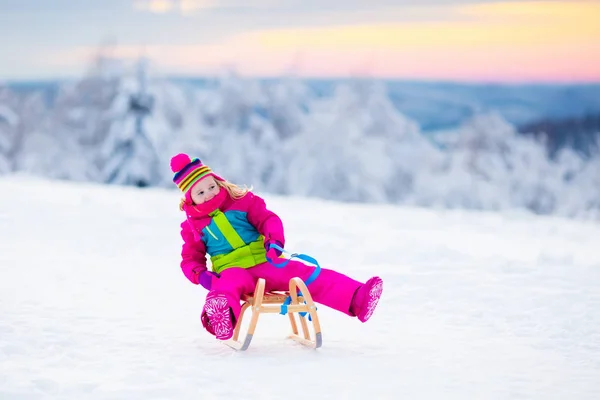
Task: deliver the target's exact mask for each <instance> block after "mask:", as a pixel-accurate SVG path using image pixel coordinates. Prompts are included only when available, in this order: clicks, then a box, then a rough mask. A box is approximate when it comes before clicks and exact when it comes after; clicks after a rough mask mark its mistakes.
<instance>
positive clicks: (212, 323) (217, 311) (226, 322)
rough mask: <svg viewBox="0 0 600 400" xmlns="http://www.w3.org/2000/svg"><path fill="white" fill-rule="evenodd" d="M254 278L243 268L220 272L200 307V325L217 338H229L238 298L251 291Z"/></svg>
mask: <svg viewBox="0 0 600 400" xmlns="http://www.w3.org/2000/svg"><path fill="white" fill-rule="evenodd" d="M254 285H255V280H254V278H253V277H252V275H251V274H250V273H249V272H248V270H247V269H244V268H229V269H226V270H225V271H223V272H221V277H220V278H219V279H215V280H213V286H212V288H211V290H210V291H209V292H208V294H207V295H206V302H205V303H204V308H203V309H202V314H201V317H200V318H201V320H202V325H204V327H205V328H206V330H207V331H208V332H210V333H211V334H213V335H215V336H216V337H217V339H221V340H225V339H229V338H230V337H231V336H232V335H233V327H234V326H235V322H236V321H237V319H238V317H239V315H240V311H241V305H240V298H241V297H242V295H243V294H244V293H252V291H253V290H254Z"/></svg>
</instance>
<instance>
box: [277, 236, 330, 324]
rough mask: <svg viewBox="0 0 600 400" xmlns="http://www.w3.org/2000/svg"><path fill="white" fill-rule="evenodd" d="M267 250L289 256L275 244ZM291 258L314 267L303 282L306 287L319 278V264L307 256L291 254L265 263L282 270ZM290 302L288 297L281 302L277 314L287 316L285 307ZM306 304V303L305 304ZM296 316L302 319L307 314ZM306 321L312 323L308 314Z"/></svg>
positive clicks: (302, 313) (290, 299)
mask: <svg viewBox="0 0 600 400" xmlns="http://www.w3.org/2000/svg"><path fill="white" fill-rule="evenodd" d="M269 249H276V250H279V251H281V253H282V254H283V253H286V254H290V253H289V252H288V251H286V250H284V249H283V248H282V247H281V246H279V245H277V244H275V243H271V244H270V245H269ZM293 258H297V259H299V260H302V261H306V262H309V263H311V264H314V265H315V266H316V268H315V270H314V271H313V273H312V274H310V276H309V277H308V279H306V281H304V284H305V285H306V286H308V285H310V284H311V283H313V282H314V281H315V279H317V277H318V276H319V274H320V273H321V266H320V265H319V262H318V261H317V260H315V259H314V258H313V257H311V256H308V255H306V254H298V253H293V254H290V258H286V259H284V260H283V261H281V262H274V261H273V259H271V258H269V257H267V261H269V263H270V264H271V265H273V266H275V267H277V268H283V267H285V266H286V265H287V264H288V263H289V262H290V261H291V260H292V259H293ZM300 295H302V292H300ZM291 302H292V297H291V296H288V297H287V298H286V299H285V301H284V302H283V304H282V305H281V312H280V313H279V314H281V315H285V314H287V308H288V307H287V306H288V305H289V304H290V303H291ZM305 303H306V302H305ZM298 314H300V315H301V316H303V317H306V314H307V312H299V313H298ZM308 320H309V321H312V318H311V316H310V314H309V315H308Z"/></svg>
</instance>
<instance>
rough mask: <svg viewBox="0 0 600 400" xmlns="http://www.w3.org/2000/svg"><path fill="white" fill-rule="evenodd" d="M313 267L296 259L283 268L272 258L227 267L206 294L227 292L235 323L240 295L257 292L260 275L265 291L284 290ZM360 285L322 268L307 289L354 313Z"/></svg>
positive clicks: (316, 298)
mask: <svg viewBox="0 0 600 400" xmlns="http://www.w3.org/2000/svg"><path fill="white" fill-rule="evenodd" d="M314 270H315V267H313V266H309V265H306V264H304V263H302V262H300V261H295V260H292V261H290V262H289V263H288V264H286V265H285V266H284V267H282V268H277V267H275V266H274V265H272V264H270V263H269V262H265V263H262V264H258V265H256V266H254V267H252V268H247V269H245V268H228V269H226V270H225V271H223V272H221V277H220V278H219V279H213V283H212V288H211V290H210V291H209V292H208V294H207V296H206V297H207V298H209V297H213V296H218V295H224V296H225V297H226V298H227V302H228V303H229V305H230V307H231V310H232V311H233V314H234V316H235V321H233V323H234V326H235V322H236V321H237V319H238V317H239V315H240V311H241V308H242V307H241V304H240V299H241V297H242V295H243V294H245V293H253V292H254V288H255V286H256V282H257V280H258V278H263V279H264V280H265V291H270V290H282V291H285V290H289V288H290V284H289V282H290V279H292V278H294V277H299V278H300V279H302V280H303V281H306V279H308V277H309V276H310V275H311V274H312V272H313V271H314ZM361 285H362V283H360V282H358V281H355V280H354V279H352V278H350V277H348V276H346V275H343V274H341V273H339V272H336V271H333V270H329V269H323V268H321V272H320V274H319V276H318V277H317V279H315V280H314V281H313V282H312V283H311V284H310V285H308V289H309V290H310V294H311V295H312V298H313V300H314V301H315V302H316V303H319V304H322V305H324V306H327V307H331V308H333V309H334V310H337V311H341V312H343V313H345V314H348V315H350V316H353V314H351V313H350V304H351V303H352V297H353V296H354V292H356V289H358V288H359V287H360V286H361ZM204 313H205V310H202V314H204ZM202 320H204V318H202ZM205 327H206V325H205ZM209 332H210V330H209Z"/></svg>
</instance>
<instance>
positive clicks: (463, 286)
mask: <svg viewBox="0 0 600 400" xmlns="http://www.w3.org/2000/svg"><path fill="white" fill-rule="evenodd" d="M0 193H2V195H1V196H0V237H1V238H2V240H0V316H1V318H0V398H1V399H6V400H15V399H61V400H81V399H86V400H106V399H111V400H121V399H122V400H138V399H139V400H141V399H143V400H155V399H162V400H164V399H177V400H188V399H189V400H198V399H202V400H222V399H247V400H265V399H278V398H282V397H286V396H288V397H289V396H293V397H295V398H301V399H315V400H328V399H331V400H338V399H345V400H346V399H347V400H355V399H356V400H365V399H377V400H397V399H415V400H439V399H486V400H509V399H534V400H564V399H577V400H597V399H598V398H600V380H599V379H598V376H600V335H598V326H600V291H598V287H600V273H599V272H600V252H598V250H597V249H598V242H599V241H600V226H599V225H598V224H592V223H585V222H583V221H572V220H566V219H560V218H555V217H541V216H535V215H531V214H526V213H516V212H511V213H488V212H481V211H478V212H468V211H461V210H446V211H443V210H435V209H419V208H411V207H392V206H383V205H355V204H354V205H353V204H340V203H335V202H330V201H321V200H315V199H302V198H299V197H296V198H292V197H289V198H285V197H279V196H265V200H266V202H267V204H268V206H269V208H270V209H271V210H273V211H275V212H277V213H278V214H279V215H280V217H281V218H282V219H283V221H284V224H285V232H286V248H287V249H288V250H290V251H292V252H298V253H305V254H308V255H310V256H312V257H314V258H316V259H317V260H318V261H319V263H320V264H321V266H322V267H323V268H329V269H335V270H337V271H339V272H341V273H344V274H346V275H348V276H351V277H353V278H354V279H357V280H359V281H361V282H364V281H365V280H367V279H368V278H369V277H371V276H372V275H375V274H377V275H379V276H381V277H382V279H383V281H384V289H383V295H382V297H381V300H380V302H379V304H378V306H377V308H376V309H375V313H374V314H373V316H372V317H371V319H369V321H367V322H366V323H365V324H361V323H360V322H358V321H357V320H356V319H355V318H350V317H349V316H347V315H345V314H342V313H340V312H337V311H334V310H332V309H330V308H328V307H326V306H324V305H322V304H317V312H318V314H319V322H320V325H321V330H322V333H323V346H322V347H321V348H319V349H318V350H313V349H309V348H304V347H302V346H300V345H298V344H296V343H295V342H292V341H290V340H287V339H286V336H287V335H288V334H289V332H290V327H289V320H288V318H287V317H286V316H282V315H278V314H266V315H261V316H260V318H259V320H258V325H257V329H256V331H255V334H254V337H253V340H252V343H251V345H250V347H249V349H248V350H247V351H245V352H235V351H234V350H232V349H230V348H229V347H227V346H225V345H224V344H222V343H219V342H218V341H217V340H216V339H214V337H212V336H211V335H210V334H208V333H207V332H206V331H204V329H203V328H202V326H201V322H200V318H199V315H200V312H201V310H202V307H203V305H204V299H205V297H206V294H207V292H206V290H205V289H204V288H202V287H200V286H196V285H193V284H191V283H190V282H189V281H188V280H187V279H186V278H185V277H184V276H183V274H182V273H181V269H180V267H179V261H180V259H181V256H180V249H181V237H180V235H179V231H180V229H179V224H180V223H181V221H182V220H184V219H185V215H184V214H183V213H182V212H181V211H179V209H178V207H177V205H178V204H179V194H178V193H177V189H176V188H175V187H173V189H172V190H164V189H151V188H145V189H135V188H127V187H122V186H96V185H90V184H83V183H67V182H57V181H54V182H52V181H43V180H39V179H33V178H30V177H26V176H23V175H20V176H12V177H11V176H3V177H0ZM40 193H44V194H46V193H51V194H52V195H51V196H45V197H44V199H43V202H44V204H43V210H42V209H41V207H40V201H39V194H40ZM32 210H34V212H32ZM40 211H41V212H40ZM382 232H385V234H383V235H382V234H381V233H382ZM323 276H324V274H321V275H320V276H319V277H318V278H317V279H320V278H322V277H323ZM309 290H310V285H309ZM248 313H249V312H248ZM243 321H244V323H243V324H242V335H244V334H245V332H246V328H247V325H246V324H247V323H248V322H249V318H248V316H246V317H244V319H243Z"/></svg>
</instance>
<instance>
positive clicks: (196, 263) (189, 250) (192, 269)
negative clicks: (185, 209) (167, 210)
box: [181, 221, 206, 285]
mask: <svg viewBox="0 0 600 400" xmlns="http://www.w3.org/2000/svg"><path fill="white" fill-rule="evenodd" d="M181 237H182V238H183V246H182V248H181V270H182V271H183V274H184V275H185V277H186V278H188V279H189V280H190V282H192V283H193V284H195V285H198V284H199V283H200V274H201V273H202V272H204V271H206V246H205V245H204V242H203V241H202V240H195V238H194V234H193V232H192V230H191V228H190V225H189V224H188V222H187V221H184V222H183V223H182V224H181Z"/></svg>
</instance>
